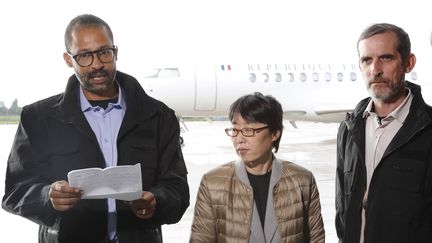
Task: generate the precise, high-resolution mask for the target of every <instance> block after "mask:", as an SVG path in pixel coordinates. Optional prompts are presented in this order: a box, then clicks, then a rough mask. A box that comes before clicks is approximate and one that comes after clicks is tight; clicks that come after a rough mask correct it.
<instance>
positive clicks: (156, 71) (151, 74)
mask: <svg viewBox="0 0 432 243" xmlns="http://www.w3.org/2000/svg"><path fill="white" fill-rule="evenodd" d="M160 71H161V69H160V68H154V69H152V70H150V72H149V73H148V74H146V75H145V78H157V77H159V72H160Z"/></svg>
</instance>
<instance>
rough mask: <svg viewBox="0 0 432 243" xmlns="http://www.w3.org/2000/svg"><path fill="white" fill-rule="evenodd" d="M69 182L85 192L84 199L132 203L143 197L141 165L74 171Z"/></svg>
mask: <svg viewBox="0 0 432 243" xmlns="http://www.w3.org/2000/svg"><path fill="white" fill-rule="evenodd" d="M68 181H69V185H70V186H72V187H76V188H79V189H81V190H83V191H84V195H83V196H82V198H83V199H103V198H115V199H119V200H125V201H132V200H136V199H139V198H140V197H141V191H142V180H141V164H139V163H138V164H136V165H122V166H113V167H107V168H104V169H101V168H86V169H80V170H73V171H70V172H69V173H68Z"/></svg>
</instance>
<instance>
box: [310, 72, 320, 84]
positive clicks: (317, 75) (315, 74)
mask: <svg viewBox="0 0 432 243" xmlns="http://www.w3.org/2000/svg"><path fill="white" fill-rule="evenodd" d="M312 80H313V81H314V82H318V81H319V74H318V73H317V72H315V73H312Z"/></svg>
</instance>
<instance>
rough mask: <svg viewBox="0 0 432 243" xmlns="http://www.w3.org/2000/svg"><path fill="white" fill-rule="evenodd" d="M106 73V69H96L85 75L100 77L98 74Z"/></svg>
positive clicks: (106, 74)
mask: <svg viewBox="0 0 432 243" xmlns="http://www.w3.org/2000/svg"><path fill="white" fill-rule="evenodd" d="M108 75H109V73H108V72H107V71H106V70H96V71H93V72H90V73H89V74H88V75H87V76H88V78H94V77H100V76H105V77H107V76H108Z"/></svg>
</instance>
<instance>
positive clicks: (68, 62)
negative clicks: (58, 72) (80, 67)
mask: <svg viewBox="0 0 432 243" xmlns="http://www.w3.org/2000/svg"><path fill="white" fill-rule="evenodd" d="M63 59H64V60H65V62H66V65H68V66H69V67H73V64H72V61H73V60H72V57H71V56H70V55H69V53H67V52H65V53H63Z"/></svg>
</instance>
